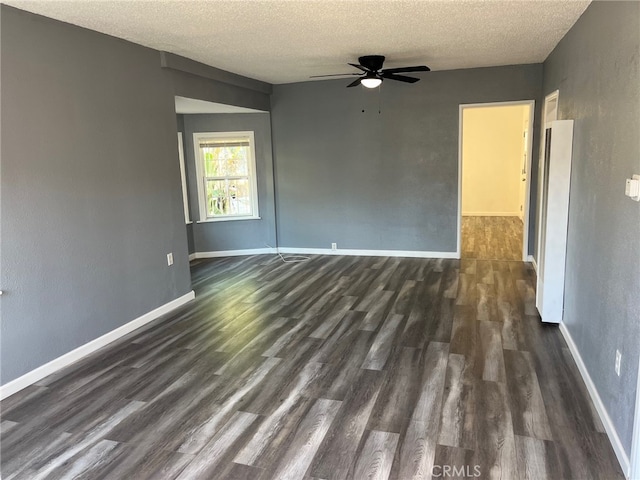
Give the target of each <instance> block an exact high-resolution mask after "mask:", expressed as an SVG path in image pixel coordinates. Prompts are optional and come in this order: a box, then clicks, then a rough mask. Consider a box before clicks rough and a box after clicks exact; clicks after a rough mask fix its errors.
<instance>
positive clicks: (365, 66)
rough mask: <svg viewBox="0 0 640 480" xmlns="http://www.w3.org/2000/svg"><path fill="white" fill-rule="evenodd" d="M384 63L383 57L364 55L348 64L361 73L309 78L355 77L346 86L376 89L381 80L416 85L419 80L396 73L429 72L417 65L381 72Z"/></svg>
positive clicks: (427, 69) (427, 68) (423, 66)
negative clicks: (355, 77) (355, 61)
mask: <svg viewBox="0 0 640 480" xmlns="http://www.w3.org/2000/svg"><path fill="white" fill-rule="evenodd" d="M383 63H384V56H382V55H365V56H363V57H360V58H358V63H357V64H356V63H349V65H351V66H352V67H356V68H357V69H358V70H361V73H337V74H333V75H314V76H312V77H311V78H320V77H344V76H347V75H357V76H358V78H357V79H356V80H354V81H353V82H351V83H350V84H349V85H347V88H349V87H355V86H357V85H362V86H363V87H367V88H376V87H377V86H379V85H380V84H381V83H382V81H383V80H385V79H387V80H398V81H399V82H405V83H416V82H417V81H418V80H420V79H419V78H415V77H407V76H406V75H398V73H407V72H429V71H431V69H430V68H429V67H427V66H426V65H417V66H415V67H399V68H387V69H384V70H382V64H383Z"/></svg>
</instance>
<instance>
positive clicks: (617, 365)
mask: <svg viewBox="0 0 640 480" xmlns="http://www.w3.org/2000/svg"><path fill="white" fill-rule="evenodd" d="M621 362H622V354H621V353H620V350H616V366H615V371H616V374H617V375H618V376H620V363H621Z"/></svg>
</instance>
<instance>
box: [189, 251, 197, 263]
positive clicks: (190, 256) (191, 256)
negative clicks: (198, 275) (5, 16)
mask: <svg viewBox="0 0 640 480" xmlns="http://www.w3.org/2000/svg"><path fill="white" fill-rule="evenodd" d="M196 258H197V257H196V254H195V253H190V254H189V261H190V262H191V261H193V260H195V259H196Z"/></svg>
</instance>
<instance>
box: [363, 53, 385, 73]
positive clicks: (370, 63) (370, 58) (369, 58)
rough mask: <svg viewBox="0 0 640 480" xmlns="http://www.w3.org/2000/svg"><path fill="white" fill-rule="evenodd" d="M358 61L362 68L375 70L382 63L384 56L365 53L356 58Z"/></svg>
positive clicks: (378, 68) (380, 66) (379, 67)
mask: <svg viewBox="0 0 640 480" xmlns="http://www.w3.org/2000/svg"><path fill="white" fill-rule="evenodd" d="M358 62H359V63H360V65H362V66H363V67H364V68H366V69H369V70H373V71H374V72H377V71H378V70H380V69H381V68H382V65H383V64H384V56H382V55H365V56H363V57H360V58H358Z"/></svg>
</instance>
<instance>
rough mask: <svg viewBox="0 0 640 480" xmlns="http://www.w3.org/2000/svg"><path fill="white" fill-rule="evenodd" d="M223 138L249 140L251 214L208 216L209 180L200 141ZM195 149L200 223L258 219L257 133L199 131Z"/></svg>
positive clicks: (195, 138) (194, 136) (195, 135)
mask: <svg viewBox="0 0 640 480" xmlns="http://www.w3.org/2000/svg"><path fill="white" fill-rule="evenodd" d="M221 139H242V140H249V157H250V158H249V161H248V164H249V165H248V167H249V184H250V187H251V211H252V214H251V215H224V216H207V198H206V196H207V190H206V186H205V183H206V181H207V179H206V177H205V170H204V158H203V157H202V151H201V149H200V142H202V141H206V140H221ZM193 151H194V159H195V162H196V172H197V174H198V206H199V209H200V220H199V221H198V223H204V222H228V221H233V220H258V219H260V215H259V211H258V181H257V178H256V177H257V175H256V147H255V135H254V132H253V131H244V132H198V133H194V134H193Z"/></svg>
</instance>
